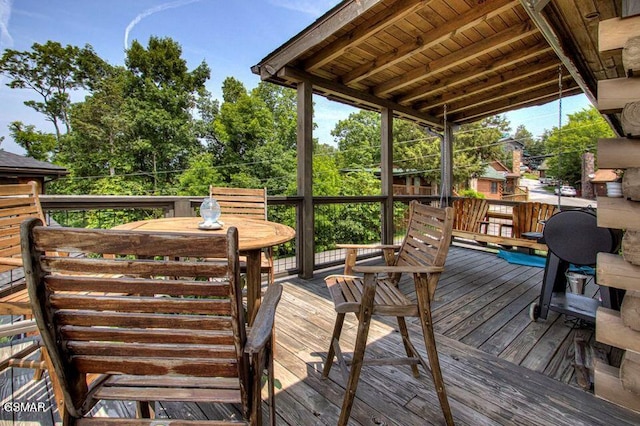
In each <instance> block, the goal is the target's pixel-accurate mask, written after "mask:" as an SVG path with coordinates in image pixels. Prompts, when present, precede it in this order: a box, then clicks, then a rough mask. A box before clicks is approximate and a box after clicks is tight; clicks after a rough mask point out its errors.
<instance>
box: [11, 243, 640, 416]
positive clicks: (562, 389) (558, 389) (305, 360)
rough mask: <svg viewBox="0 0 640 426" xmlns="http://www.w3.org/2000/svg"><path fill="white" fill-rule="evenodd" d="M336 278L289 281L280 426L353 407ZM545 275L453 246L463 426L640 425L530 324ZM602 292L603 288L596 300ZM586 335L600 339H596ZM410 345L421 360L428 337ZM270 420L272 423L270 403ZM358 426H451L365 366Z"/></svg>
mask: <svg viewBox="0 0 640 426" xmlns="http://www.w3.org/2000/svg"><path fill="white" fill-rule="evenodd" d="M377 261H378V260H371V262H377ZM329 273H340V269H339V268H334V269H332V270H327V271H322V272H320V273H318V274H317V275H316V276H315V277H314V278H313V279H312V280H301V279H298V278H288V279H285V280H283V284H284V286H285V290H284V294H283V296H282V301H281V302H280V305H279V307H278V311H277V318H276V328H277V335H276V336H277V337H276V338H277V347H276V362H275V376H276V378H277V379H278V381H280V383H281V384H282V388H281V389H277V390H276V392H277V395H276V403H277V416H278V418H277V424H279V425H280V424H281V425H335V424H336V422H337V419H338V416H339V412H340V407H341V404H342V399H343V396H344V385H343V383H342V376H341V374H340V372H339V367H337V366H334V368H333V369H332V371H331V374H330V377H329V379H327V380H323V379H322V377H321V376H322V373H321V372H322V367H323V365H324V362H325V358H326V354H327V349H328V344H329V338H330V335H331V331H332V329H333V322H334V319H335V312H334V310H333V306H332V303H331V302H330V300H329V296H328V292H327V289H326V287H325V285H324V281H323V277H324V276H326V275H328V274H329ZM542 274H543V270H542V269H541V268H532V267H523V266H517V265H511V264H508V263H507V262H505V261H504V260H502V259H498V258H497V257H496V256H495V255H494V254H491V253H486V252H481V251H474V250H467V249H462V248H458V247H452V249H451V252H450V255H449V258H448V262H447V266H446V271H445V273H444V274H443V275H442V278H441V280H440V284H439V287H438V290H437V292H436V299H435V301H434V304H433V305H434V322H435V325H436V328H437V329H438V331H440V332H441V333H440V334H438V335H437V336H436V339H437V342H438V351H439V354H440V362H441V365H442V371H443V375H444V380H445V383H446V386H447V392H448V394H449V400H450V404H451V407H452V412H453V415H454V418H455V421H456V424H459V425H474V426H475V425H491V426H493V425H502V424H518V425H532V426H533V425H536V426H537V425H580V424H583V425H594V424H602V425H605V424H606V425H609V424H616V425H625V424H629V425H631V424H639V423H640V415H639V414H636V413H633V412H631V411H628V410H625V409H623V408H619V407H617V406H615V405H613V404H610V403H608V402H606V401H603V400H600V399H597V398H595V397H594V396H593V395H592V394H591V393H590V392H586V391H583V390H581V389H579V388H578V387H577V386H570V385H567V383H571V384H573V382H574V381H575V378H574V373H573V350H574V347H573V338H574V334H575V330H572V328H571V324H570V323H568V322H567V321H565V318H564V316H560V315H558V314H557V313H555V312H550V314H549V318H548V319H547V320H546V321H539V322H535V323H532V322H531V320H530V319H529V316H528V308H529V305H530V304H531V302H533V301H534V300H536V299H537V298H538V297H539V296H540V287H541V281H542ZM411 286H412V283H411V280H410V279H408V278H407V279H404V280H403V281H402V282H401V287H402V288H403V289H410V288H411ZM594 292H595V286H594V287H593V288H590V289H588V293H587V294H589V295H591V294H593V293H594ZM413 297H415V296H413ZM356 327H357V322H356V320H355V317H354V316H353V315H348V316H347V320H346V321H345V325H344V329H343V339H342V342H341V343H342V345H341V346H343V349H344V350H345V351H349V350H352V349H353V344H354V342H355V334H356ZM409 329H410V332H411V333H412V336H416V337H418V336H419V335H421V332H420V327H419V325H418V324H417V323H416V322H415V321H410V322H409ZM580 332H581V334H582V335H583V336H586V337H584V338H586V339H593V337H592V335H593V333H592V332H591V330H589V329H585V330H581V331H580ZM413 341H414V343H415V344H416V346H417V348H418V350H419V351H421V352H423V355H424V350H423V349H421V348H422V347H423V344H422V341H421V340H420V338H415V337H414V339H413ZM369 342H370V345H369V347H368V350H367V355H370V356H379V355H383V356H390V355H391V356H392V355H394V354H397V353H399V352H402V351H403V350H404V349H403V347H402V344H401V343H400V337H399V334H398V332H397V325H396V324H395V321H393V320H389V319H385V321H384V322H382V321H378V320H376V321H373V323H372V325H371V331H370V337H369ZM534 370H535V371H534ZM8 371H12V370H7V371H5V372H3V375H0V391H1V392H2V395H1V396H2V397H3V398H5V399H7V398H10V397H9V396H8V392H9V391H10V390H9V389H10V388H12V386H15V385H14V382H15V383H17V381H14V380H12V381H11V383H12V384H11V385H8V382H7V380H6V374H7V372H8ZM13 372H14V374H19V375H22V376H23V379H21V380H23V381H24V384H25V385H27V386H23V388H25V389H29V396H28V398H29V400H31V399H30V398H32V397H33V396H32V395H44V394H45V393H46V394H47V395H51V392H50V391H49V390H48V389H47V380H43V381H40V382H32V381H31V375H32V371H31V370H25V369H13ZM3 378H4V381H3ZM25 379H28V380H25ZM27 382H31V383H33V384H32V385H31V383H29V384H27ZM28 385H31V386H28ZM41 387H42V388H43V389H44V391H43V390H42V389H40V388H41ZM15 391H16V392H20V391H21V390H20V389H18V390H15ZM43 392H45V393H43ZM25 395H26V394H25ZM49 398H51V404H52V403H53V402H52V401H53V400H52V397H49ZM133 408H134V406H133V403H131V402H123V403H120V404H106V405H104V406H101V407H100V408H99V409H98V410H97V412H98V415H106V414H110V415H123V414H127V415H130V414H131V413H132V411H133ZM51 411H52V412H53V414H51V413H49V414H48V416H49V417H48V418H49V420H47V419H45V418H41V419H38V421H40V422H42V424H52V423H53V421H54V420H53V419H55V420H57V421H59V417H57V410H51ZM263 411H264V413H265V418H266V417H267V410H266V403H265V404H264V405H263ZM158 413H159V414H160V416H161V417H164V416H169V417H174V416H176V415H177V414H181V415H187V416H188V417H189V418H191V419H204V418H210V419H213V418H226V419H238V418H239V416H240V413H239V412H238V411H237V407H234V406H230V405H215V406H214V405H212V404H198V405H196V404H164V405H162V406H159V407H158ZM4 414H5V413H2V415H4ZM0 419H4V422H2V421H0V424H3V425H4V424H13V423H8V420H7V419H5V418H4V417H0ZM16 424H17V423H16ZM350 424H353V425H356V426H357V425H371V424H386V425H425V424H442V413H441V411H440V407H439V405H438V402H437V397H436V394H435V391H434V388H433V383H432V381H431V377H430V375H429V374H427V373H423V372H421V377H419V378H417V379H416V378H413V376H412V375H411V373H410V370H409V368H408V367H406V366H385V367H365V368H364V369H363V371H362V375H361V380H360V385H359V387H358V392H357V396H356V401H355V403H354V407H353V410H352V417H351V422H350Z"/></svg>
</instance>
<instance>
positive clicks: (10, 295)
mask: <svg viewBox="0 0 640 426" xmlns="http://www.w3.org/2000/svg"><path fill="white" fill-rule="evenodd" d="M28 218H38V219H40V220H41V221H42V222H43V223H44V214H43V212H42V207H41V206H40V200H39V198H38V184H37V183H36V182H29V183H23V184H10V185H0V273H1V274H3V277H5V278H6V279H3V280H2V282H3V284H0V315H11V316H15V317H22V320H19V321H16V322H12V323H10V324H4V325H2V326H0V337H8V338H13V337H15V336H21V335H24V334H26V333H32V334H35V332H37V330H38V328H37V326H36V324H35V321H33V320H32V319H30V318H31V303H30V301H29V295H28V293H27V289H26V285H25V280H24V278H23V271H22V256H21V253H20V223H21V222H22V221H23V220H25V219H28ZM39 347H40V344H39V338H37V339H36V340H34V341H32V342H31V343H28V344H26V345H25V347H24V348H23V349H21V350H20V351H18V352H16V353H14V354H12V355H11V356H9V357H8V358H6V359H3V360H2V361H0V371H2V370H4V369H6V368H8V367H21V368H34V369H35V370H36V371H35V374H34V378H35V379H38V378H40V377H41V376H42V370H43V369H44V368H45V363H44V362H43V360H42V358H40V359H39V360H30V359H29V357H30V356H31V355H32V354H33V353H34V352H35V351H36V350H37V349H38V348H39Z"/></svg>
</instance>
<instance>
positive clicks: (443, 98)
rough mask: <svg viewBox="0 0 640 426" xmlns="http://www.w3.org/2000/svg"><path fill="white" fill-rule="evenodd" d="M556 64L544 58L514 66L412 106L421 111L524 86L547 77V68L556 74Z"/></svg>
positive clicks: (558, 62) (552, 60)
mask: <svg viewBox="0 0 640 426" xmlns="http://www.w3.org/2000/svg"><path fill="white" fill-rule="evenodd" d="M558 65H560V61H559V60H558V59H557V58H555V59H554V58H546V59H544V60H541V61H539V63H537V64H535V67H533V66H532V67H529V68H525V69H524V70H522V69H519V68H515V69H512V70H510V71H506V72H502V73H500V74H497V75H495V76H493V77H486V78H482V79H480V80H479V81H477V82H476V83H473V84H470V85H468V86H465V87H463V88H461V89H458V90H450V91H447V92H445V93H443V94H441V95H438V96H436V97H434V98H432V99H431V101H430V102H429V105H424V106H423V105H420V104H416V105H413V108H415V109H418V110H420V111H423V110H425V109H426V108H434V107H437V106H440V105H443V104H450V103H451V102H456V101H459V100H462V99H467V98H470V97H475V96H478V95H479V94H482V93H486V92H488V91H491V90H493V89H499V90H502V91H506V90H505V89H506V87H507V86H512V87H511V90H513V87H514V86H515V87H519V86H522V85H525V86H526V85H528V84H530V83H531V82H532V81H536V80H539V79H541V78H549V73H548V72H547V71H549V70H554V71H555V73H554V74H553V76H552V77H555V76H557V70H558ZM541 76H543V77H541ZM525 79H526V81H524V82H523V80H525ZM434 100H435V102H434ZM467 102H468V100H467Z"/></svg>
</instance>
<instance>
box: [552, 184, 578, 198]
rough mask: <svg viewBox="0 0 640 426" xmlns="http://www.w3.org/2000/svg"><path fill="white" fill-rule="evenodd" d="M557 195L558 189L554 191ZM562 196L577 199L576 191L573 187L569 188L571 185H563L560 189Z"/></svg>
mask: <svg viewBox="0 0 640 426" xmlns="http://www.w3.org/2000/svg"><path fill="white" fill-rule="evenodd" d="M554 192H555V194H556V195H558V188H556V189H555V190H554ZM560 195H562V196H564V197H575V196H576V189H575V188H574V187H573V186H569V185H562V186H561V187H560Z"/></svg>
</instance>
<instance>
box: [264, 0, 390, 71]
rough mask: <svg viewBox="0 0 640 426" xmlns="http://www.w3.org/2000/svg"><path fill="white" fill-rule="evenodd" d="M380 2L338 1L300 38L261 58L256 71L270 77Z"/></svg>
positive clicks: (378, 0) (300, 35)
mask: <svg viewBox="0 0 640 426" xmlns="http://www.w3.org/2000/svg"><path fill="white" fill-rule="evenodd" d="M380 3H383V0H352V1H349V2H346V3H341V4H339V5H338V6H336V7H335V8H334V9H332V10H331V11H329V12H327V13H326V14H325V15H324V16H322V17H321V18H319V19H318V20H317V21H316V22H314V23H313V24H312V25H311V26H309V27H308V28H307V29H306V30H304V31H303V32H302V33H300V34H299V35H298V37H296V38H293V39H291V40H289V41H288V42H287V43H286V44H284V45H283V46H282V47H281V48H280V49H278V50H277V51H275V52H273V53H271V54H270V55H269V56H267V57H266V58H264V59H263V60H262V61H260V64H259V65H256V66H254V67H252V70H253V72H254V73H259V74H260V76H261V78H262V79H263V80H266V79H268V78H269V77H270V76H273V75H275V74H276V73H277V72H278V71H279V70H280V69H281V68H282V67H284V66H285V65H287V64H289V63H291V61H293V60H295V59H297V58H298V57H299V56H300V55H302V54H303V53H305V52H306V51H308V50H309V49H311V48H313V47H314V46H317V45H318V44H319V43H321V42H322V41H323V40H326V39H327V37H329V36H331V35H333V34H335V33H336V32H337V31H338V30H340V29H341V28H343V27H344V26H345V25H347V24H349V23H350V22H352V21H353V20H354V19H356V18H358V17H359V16H360V15H362V14H363V13H365V12H366V11H368V10H369V9H371V8H372V7H374V6H376V5H378V4H380Z"/></svg>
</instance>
